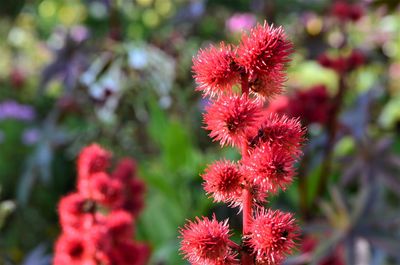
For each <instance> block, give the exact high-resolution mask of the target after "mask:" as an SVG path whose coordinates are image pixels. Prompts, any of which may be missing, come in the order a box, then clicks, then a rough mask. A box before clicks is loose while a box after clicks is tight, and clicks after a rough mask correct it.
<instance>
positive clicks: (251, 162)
mask: <svg viewBox="0 0 400 265" xmlns="http://www.w3.org/2000/svg"><path fill="white" fill-rule="evenodd" d="M294 162H295V159H294V157H293V154H292V153H291V152H290V151H288V150H287V149H284V148H281V147H279V146H277V145H273V146H269V145H263V146H261V147H257V148H256V149H254V150H253V151H252V153H251V155H249V156H246V157H244V158H242V162H241V170H242V172H243V174H244V175H245V176H246V179H247V180H248V181H249V182H250V183H252V184H255V185H256V186H257V187H259V188H260V191H261V192H263V193H272V194H274V193H277V192H278V191H279V189H282V190H285V189H286V186H288V185H289V184H290V183H292V181H293V175H294V173H295V171H294V167H293V164H294Z"/></svg>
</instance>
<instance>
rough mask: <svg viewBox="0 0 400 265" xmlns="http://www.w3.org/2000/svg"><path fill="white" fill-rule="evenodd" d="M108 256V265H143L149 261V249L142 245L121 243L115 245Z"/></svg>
mask: <svg viewBox="0 0 400 265" xmlns="http://www.w3.org/2000/svg"><path fill="white" fill-rule="evenodd" d="M110 256H111V263H110V265H114V264H118V265H145V264H147V261H148V260H149V256H150V249H149V247H148V246H147V245H144V244H137V243H133V242H130V241H122V242H119V243H118V244H117V245H116V247H115V248H114V249H113V250H112V252H111V255H110Z"/></svg>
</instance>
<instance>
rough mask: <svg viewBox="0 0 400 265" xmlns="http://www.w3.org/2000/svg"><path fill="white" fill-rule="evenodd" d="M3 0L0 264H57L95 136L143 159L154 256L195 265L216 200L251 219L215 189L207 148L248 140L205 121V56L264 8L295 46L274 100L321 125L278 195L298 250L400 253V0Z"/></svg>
mask: <svg viewBox="0 0 400 265" xmlns="http://www.w3.org/2000/svg"><path fill="white" fill-rule="evenodd" d="M1 2H2V3H1V4H0V14H1V16H0V36H1V38H0V192H1V193H0V264H7V265H8V264H25V265H41V264H42V265H45V264H50V263H51V255H52V251H53V243H54V240H55V239H56V238H57V236H58V235H59V234H60V227H59V224H58V217H57V203H58V201H59V199H60V198H61V197H62V196H64V195H66V194H68V193H69V192H71V191H72V190H74V189H75V180H76V178H75V177H76V170H75V163H76V162H75V159H76V157H77V154H78V153H79V151H80V149H81V148H82V147H83V146H86V145H88V144H90V143H92V142H98V143H99V144H101V145H102V146H104V147H105V148H107V149H109V150H111V151H112V152H113V154H114V156H115V157H122V156H130V157H133V158H135V159H136V160H137V162H138V167H139V176H140V178H141V179H142V180H143V181H144V182H145V183H146V185H147V191H146V197H145V208H144V210H143V212H142V214H141V215H140V217H139V219H138V220H137V221H136V231H137V237H138V239H139V240H141V241H146V242H148V243H149V244H150V246H151V249H152V255H151V261H150V263H151V264H159V265H161V264H186V263H185V262H184V261H182V260H181V257H180V256H179V253H178V252H179V251H178V248H179V240H178V238H177V236H178V227H179V226H182V225H183V224H184V222H185V219H192V218H193V217H194V216H197V215H211V214H212V213H213V212H215V213H216V214H217V217H218V218H219V219H220V220H223V219H225V218H228V217H229V218H230V223H231V225H232V227H233V228H234V229H236V230H240V227H241V224H240V222H241V216H240V215H238V214H237V209H231V208H228V207H226V206H225V205H222V204H213V203H212V200H211V199H209V198H207V195H206V194H205V193H204V191H203V189H202V184H201V178H200V176H199V174H200V173H202V171H203V170H204V168H205V166H206V165H207V164H208V163H210V162H211V161H213V160H215V159H218V158H222V157H225V158H227V159H233V160H235V159H238V158H239V154H238V153H237V152H236V150H234V149H231V148H224V149H221V148H220V147H219V145H218V143H213V142H212V141H211V139H210V138H208V136H207V132H206V131H204V130H203V129H202V126H203V124H202V114H201V113H202V112H203V110H204V107H205V106H206V105H207V101H206V100H204V99H202V98H201V96H200V93H198V92H195V91H194V89H195V84H194V81H193V78H192V72H191V65H192V57H193V56H194V55H195V54H196V53H197V51H198V49H199V48H204V47H207V45H209V44H210V43H218V42H220V41H226V42H230V43H238V40H239V38H240V36H241V32H242V31H243V30H248V29H249V28H251V27H253V26H254V25H255V24H256V23H257V22H260V23H263V21H264V20H266V21H267V22H268V23H273V24H275V25H283V26H284V28H285V30H286V32H287V35H288V37H289V39H291V40H292V41H293V43H294V47H295V52H294V54H293V56H292V59H293V62H292V63H291V64H290V66H289V67H288V71H289V78H288V81H287V84H286V87H287V88H286V92H285V93H286V94H285V95H284V96H282V97H279V98H277V99H276V100H274V101H273V102H271V104H270V105H269V108H270V109H271V111H277V112H283V113H286V114H287V115H290V116H294V117H300V119H301V120H302V123H303V125H304V126H305V127H307V129H308V133H307V139H308V140H307V143H306V144H305V146H304V150H303V151H304V155H303V159H302V160H301V161H299V163H298V176H297V178H296V181H295V183H294V184H293V185H291V186H290V188H288V190H287V191H286V192H284V193H282V192H281V193H280V194H279V196H277V197H274V198H271V199H270V202H269V204H268V205H269V206H270V207H272V208H280V209H284V210H287V211H292V212H294V213H295V215H296V218H297V219H298V220H299V223H300V225H301V227H302V230H303V240H302V243H301V244H299V246H298V251H297V252H296V253H295V255H294V256H293V257H291V258H290V259H289V260H288V261H287V264H309V263H310V264H325V265H327V264H358V265H363V264H400V251H399V250H400V203H399V201H400V200H399V199H400V198H399V197H400V7H399V1H398V0H364V1H353V2H350V1H349V2H344V1H341V2H338V1H327V0H307V1H306V0H279V1H278V0H265V1H262V0H237V1H229V0H208V1H206V0H136V1H135V0H13V1H10V0H8V1H7V0H6V1H1ZM237 234H238V233H237Z"/></svg>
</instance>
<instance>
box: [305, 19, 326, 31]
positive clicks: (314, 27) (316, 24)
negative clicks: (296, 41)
mask: <svg viewBox="0 0 400 265" xmlns="http://www.w3.org/2000/svg"><path fill="white" fill-rule="evenodd" d="M322 26H323V24H322V20H321V19H320V18H319V17H313V18H311V19H309V20H308V21H307V24H306V29H307V32H308V34H310V35H311V36H315V35H318V34H319V33H321V30H322Z"/></svg>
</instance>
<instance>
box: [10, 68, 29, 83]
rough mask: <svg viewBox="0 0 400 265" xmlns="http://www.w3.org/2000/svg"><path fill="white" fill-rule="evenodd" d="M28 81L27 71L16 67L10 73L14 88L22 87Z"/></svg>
mask: <svg viewBox="0 0 400 265" xmlns="http://www.w3.org/2000/svg"><path fill="white" fill-rule="evenodd" d="M25 82H26V73H25V72H24V71H22V70H21V69H19V68H17V67H15V68H13V69H12V70H11V73H10V83H11V85H12V86H13V87H14V88H22V87H23V86H24V85H25Z"/></svg>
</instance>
